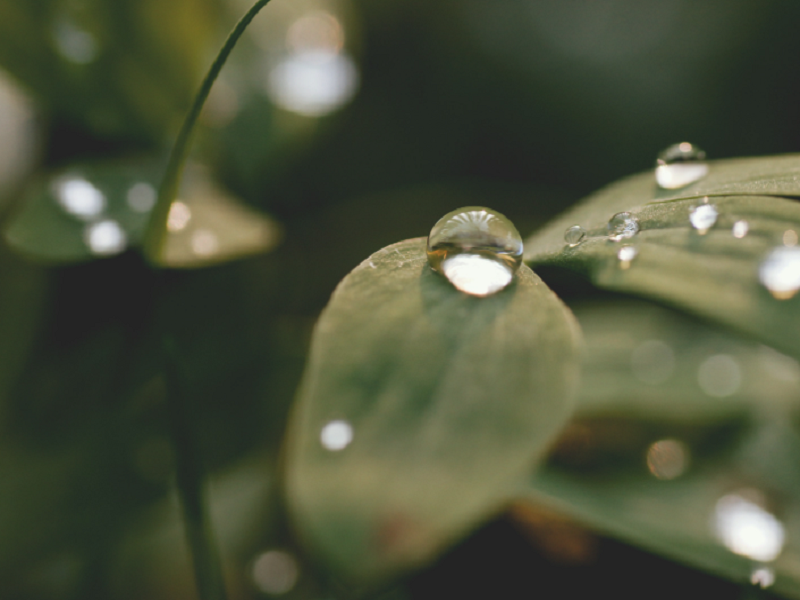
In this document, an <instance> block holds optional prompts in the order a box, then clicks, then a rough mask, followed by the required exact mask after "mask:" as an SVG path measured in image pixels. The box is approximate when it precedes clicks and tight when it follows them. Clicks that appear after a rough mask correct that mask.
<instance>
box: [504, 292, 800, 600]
mask: <svg viewBox="0 0 800 600" xmlns="http://www.w3.org/2000/svg"><path fill="white" fill-rule="evenodd" d="M576 316H577V317H578V319H579V322H580V323H581V325H582V327H583V331H584V335H585V351H584V360H583V366H584V370H583V375H584V377H583V383H582V385H581V390H580V393H579V395H578V408H577V409H576V411H575V413H574V417H573V420H572V422H571V423H570V425H569V426H568V427H567V428H565V430H564V432H563V434H562V436H561V438H560V439H559V441H558V442H557V443H556V444H555V445H554V446H553V451H552V452H551V455H550V457H549V459H548V461H547V464H546V466H545V467H544V468H542V469H540V470H539V471H538V472H537V473H536V474H535V475H534V476H533V477H532V479H531V481H530V483H529V485H528V487H527V489H526V490H525V491H524V492H522V493H521V494H520V498H521V499H523V501H524V502H530V503H534V504H538V505H546V506H548V507H550V508H552V509H555V510H557V511H559V512H561V513H563V514H566V515H569V516H571V517H573V518H574V519H576V520H578V521H580V522H582V523H584V524H586V525H588V526H590V527H593V528H594V529H597V530H599V531H601V532H603V533H605V534H608V535H611V536H613V537H617V538H620V539H622V540H625V541H627V542H629V543H632V544H635V545H637V546H641V547H644V548H647V549H649V550H651V551H654V552H657V553H660V554H664V555H666V556H668V557H670V558H672V559H674V560H678V561H680V562H684V563H688V564H690V565H693V566H695V567H698V568H701V569H704V570H708V571H710V572H713V573H716V574H719V575H722V576H725V577H728V578H730V579H733V580H735V581H742V582H744V581H748V580H749V579H750V576H751V573H752V571H753V570H754V569H756V568H758V567H759V564H758V563H759V559H758V557H757V556H755V555H751V556H749V557H748V556H747V555H746V554H747V553H746V552H743V550H746V549H747V547H748V545H747V544H748V542H747V539H748V538H747V535H748V533H747V530H746V528H747V527H748V526H753V527H758V525H757V524H756V525H751V524H752V523H753V521H749V522H748V521H746V519H745V520H744V521H740V522H739V525H738V526H739V527H740V528H741V529H739V534H740V535H739V538H738V543H733V544H731V547H730V548H729V547H726V545H725V544H724V543H723V541H722V539H721V537H720V536H719V535H718V533H717V525H716V523H717V518H718V517H719V516H720V515H721V514H723V513H724V511H725V510H726V508H725V507H726V502H727V506H728V508H729V507H730V498H733V497H739V498H741V499H743V500H745V501H747V502H750V503H751V505H760V506H761V507H762V508H763V509H764V510H765V511H766V512H769V513H772V514H774V515H775V517H776V518H777V519H778V520H779V521H780V522H782V524H783V527H784V528H785V540H786V542H785V545H784V546H783V550H782V552H781V553H780V555H779V556H778V557H777V559H776V560H775V561H774V562H773V563H771V564H769V565H768V566H769V568H771V569H774V571H775V573H776V576H777V577H776V584H775V588H774V589H775V590H776V592H777V593H778V594H780V595H787V596H791V597H795V598H797V597H800V569H798V568H797V565H798V564H800V562H798V559H800V545H799V544H798V541H797V540H798V534H800V530H799V529H798V523H800V486H799V485H798V483H797V478H796V476H795V473H796V472H797V468H798V466H800V465H798V456H800V435H798V430H797V419H796V417H797V414H798V413H797V409H798V408H800V405H798V400H797V399H798V397H800V396H798V392H800V365H799V364H798V363H797V361H796V360H794V359H792V358H789V357H787V356H785V355H781V354H779V353H778V352H776V351H774V350H772V349H770V348H768V347H766V346H761V345H759V344H755V343H752V342H746V341H743V340H741V339H737V338H736V337H734V336H732V335H730V334H727V333H723V332H720V331H716V330H714V329H711V328H709V327H706V326H703V325H701V324H699V323H697V322H696V321H694V320H691V319H688V318H686V317H683V316H681V315H679V314H678V313H673V312H671V311H667V310H665V309H661V308H658V307H656V306H653V305H646V304H642V303H635V302H628V303H616V304H608V305H599V306H597V305H595V306H586V307H584V308H583V309H576ZM647 345H649V347H650V350H648V349H647V348H646V346H647ZM657 346H660V348H659V351H658V352H652V349H653V348H654V347H657ZM664 349H667V350H666V352H665V350H664ZM648 354H649V356H648ZM720 357H724V359H720ZM665 363H667V367H666V368H664V364H665ZM720 364H724V365H725V367H724V368H722V369H720ZM704 365H705V366H704ZM713 365H715V366H713ZM715 369H716V373H715ZM732 381H733V384H732ZM656 443H660V444H661V446H654V444H656ZM726 497H727V498H728V500H727V501H726V500H723V499H724V498H726ZM750 515H752V512H751V513H750ZM751 518H752V517H751ZM729 526H730V523H728V527H729ZM756 531H758V529H756ZM750 532H751V533H750V535H751V537H750V538H749V539H750V542H749V543H752V544H754V545H755V546H758V545H759V544H763V545H769V537H770V530H769V528H766V527H764V528H762V529H761V533H758V534H753V533H752V530H750ZM753 535H755V538H753V537H752V536H753ZM762 535H763V536H764V537H760V536H762ZM743 536H744V537H743ZM743 539H744V540H745V541H744V542H743V541H742V540H743ZM765 540H766V541H765ZM772 541H773V542H774V540H772ZM763 545H762V546H761V548H762V549H763V547H764V546H763ZM733 549H736V550H737V551H738V552H739V553H738V554H737V553H735V552H734V551H733ZM751 550H752V546H751ZM757 553H758V552H757V551H756V552H755V553H754V554H757ZM765 562H768V561H765Z"/></svg>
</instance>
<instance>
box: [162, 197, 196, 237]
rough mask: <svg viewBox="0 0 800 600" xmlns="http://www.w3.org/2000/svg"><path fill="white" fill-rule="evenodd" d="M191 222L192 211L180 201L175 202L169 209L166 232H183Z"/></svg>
mask: <svg viewBox="0 0 800 600" xmlns="http://www.w3.org/2000/svg"><path fill="white" fill-rule="evenodd" d="M191 220H192V209H190V208H189V207H188V206H186V204H184V203H183V202H181V201H180V200H175V201H174V202H173V203H172V204H171V205H170V207H169V214H168V215H167V230H168V231H170V232H171V233H175V232H177V231H183V230H184V229H186V226H187V225H188V224H189V221H191Z"/></svg>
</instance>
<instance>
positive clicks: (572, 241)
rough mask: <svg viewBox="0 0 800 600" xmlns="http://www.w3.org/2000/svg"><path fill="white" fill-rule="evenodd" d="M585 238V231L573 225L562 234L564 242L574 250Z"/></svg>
mask: <svg viewBox="0 0 800 600" xmlns="http://www.w3.org/2000/svg"><path fill="white" fill-rule="evenodd" d="M585 237H586V231H585V230H584V229H583V227H581V226H580V225H573V226H572V227H570V228H569V229H567V230H566V231H565V232H564V241H565V242H567V244H569V246H570V248H574V247H575V246H577V245H578V244H580V243H581V242H582V241H583V239H584V238H585Z"/></svg>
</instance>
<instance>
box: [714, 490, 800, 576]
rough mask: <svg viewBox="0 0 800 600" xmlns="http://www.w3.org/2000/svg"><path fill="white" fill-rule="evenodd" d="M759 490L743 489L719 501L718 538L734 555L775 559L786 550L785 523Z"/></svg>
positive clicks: (715, 515) (716, 510) (762, 559)
mask: <svg viewBox="0 0 800 600" xmlns="http://www.w3.org/2000/svg"><path fill="white" fill-rule="evenodd" d="M760 496H761V494H759V493H757V492H756V490H741V491H739V492H738V493H733V494H728V495H726V496H723V497H722V498H720V499H719V500H718V501H717V504H716V507H715V510H714V520H713V526H714V530H715V533H716V534H717V537H718V538H719V540H720V541H721V542H722V543H723V544H724V545H725V546H726V547H727V548H728V550H730V551H731V552H733V553H734V554H738V555H739V556H746V557H747V558H750V559H752V560H757V561H759V562H771V561H773V560H775V559H776V558H777V557H778V556H779V555H780V553H781V551H782V550H783V545H784V541H785V537H786V532H785V529H784V526H783V523H781V521H779V520H778V518H777V517H776V516H775V515H773V514H772V513H770V512H769V511H767V510H766V509H765V508H764V507H763V506H762V504H763V502H762V501H761V500H760Z"/></svg>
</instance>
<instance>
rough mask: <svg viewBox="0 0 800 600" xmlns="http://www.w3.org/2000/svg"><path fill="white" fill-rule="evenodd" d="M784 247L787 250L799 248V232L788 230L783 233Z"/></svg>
mask: <svg viewBox="0 0 800 600" xmlns="http://www.w3.org/2000/svg"><path fill="white" fill-rule="evenodd" d="M783 245H784V246H786V247H787V248H791V247H792V246H797V232H796V231H794V229H787V230H786V231H784V232H783Z"/></svg>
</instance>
